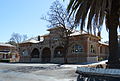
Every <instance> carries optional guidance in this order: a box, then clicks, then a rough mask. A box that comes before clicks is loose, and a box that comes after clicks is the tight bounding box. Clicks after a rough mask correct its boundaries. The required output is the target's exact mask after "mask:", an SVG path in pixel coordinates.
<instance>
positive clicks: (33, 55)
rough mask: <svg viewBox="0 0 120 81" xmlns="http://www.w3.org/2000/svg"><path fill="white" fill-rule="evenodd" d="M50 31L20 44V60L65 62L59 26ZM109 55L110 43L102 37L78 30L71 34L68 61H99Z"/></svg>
mask: <svg viewBox="0 0 120 81" xmlns="http://www.w3.org/2000/svg"><path fill="white" fill-rule="evenodd" d="M48 31H49V32H50V33H49V34H46V35H43V36H38V40H34V39H31V40H28V41H26V42H23V43H21V44H20V45H19V46H20V57H21V58H20V62H42V63H47V62H52V63H64V46H63V45H62V42H63V41H61V40H60V36H59V35H60V31H59V28H57V27H56V28H51V29H48ZM58 33H59V34H58ZM107 57H108V45H107V44H104V43H101V42H100V37H98V36H94V35H91V34H87V33H80V32H78V31H75V32H73V33H72V34H71V35H70V37H69V47H68V53H67V61H68V63H83V62H97V61H98V60H103V59H107Z"/></svg>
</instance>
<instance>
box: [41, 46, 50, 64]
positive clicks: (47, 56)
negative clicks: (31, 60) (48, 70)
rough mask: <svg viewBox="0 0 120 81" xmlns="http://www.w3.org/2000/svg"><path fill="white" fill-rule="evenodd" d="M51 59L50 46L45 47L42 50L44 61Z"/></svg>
mask: <svg viewBox="0 0 120 81" xmlns="http://www.w3.org/2000/svg"><path fill="white" fill-rule="evenodd" d="M50 59H51V51H50V48H47V47H46V48H44V49H43V51H42V62H44V63H46V62H50Z"/></svg>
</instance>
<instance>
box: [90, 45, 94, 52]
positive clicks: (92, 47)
mask: <svg viewBox="0 0 120 81" xmlns="http://www.w3.org/2000/svg"><path fill="white" fill-rule="evenodd" d="M90 52H91V53H95V47H94V45H90Z"/></svg>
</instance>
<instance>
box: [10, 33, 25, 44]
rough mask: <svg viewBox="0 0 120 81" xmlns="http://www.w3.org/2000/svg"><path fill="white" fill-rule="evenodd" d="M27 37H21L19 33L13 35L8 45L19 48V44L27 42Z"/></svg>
mask: <svg viewBox="0 0 120 81" xmlns="http://www.w3.org/2000/svg"><path fill="white" fill-rule="evenodd" d="M26 39H27V35H20V34H19V33H12V35H11V38H10V41H9V42H8V43H10V44H13V45H16V46H18V44H19V43H21V42H23V41H25V40H26Z"/></svg>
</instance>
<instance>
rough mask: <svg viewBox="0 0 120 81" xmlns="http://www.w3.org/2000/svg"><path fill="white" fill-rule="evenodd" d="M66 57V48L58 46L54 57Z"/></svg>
mask: <svg viewBox="0 0 120 81" xmlns="http://www.w3.org/2000/svg"><path fill="white" fill-rule="evenodd" d="M63 56H64V48H63V47H62V46H58V47H56V48H55V50H54V57H55V58H56V57H57V58H59V57H63Z"/></svg>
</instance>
